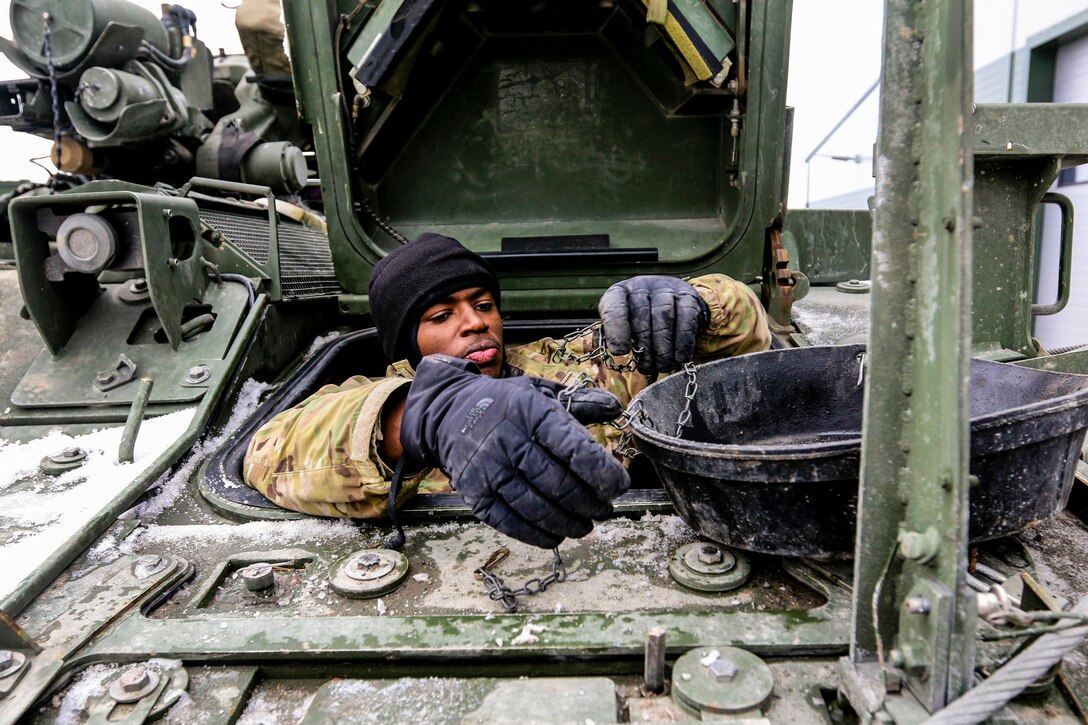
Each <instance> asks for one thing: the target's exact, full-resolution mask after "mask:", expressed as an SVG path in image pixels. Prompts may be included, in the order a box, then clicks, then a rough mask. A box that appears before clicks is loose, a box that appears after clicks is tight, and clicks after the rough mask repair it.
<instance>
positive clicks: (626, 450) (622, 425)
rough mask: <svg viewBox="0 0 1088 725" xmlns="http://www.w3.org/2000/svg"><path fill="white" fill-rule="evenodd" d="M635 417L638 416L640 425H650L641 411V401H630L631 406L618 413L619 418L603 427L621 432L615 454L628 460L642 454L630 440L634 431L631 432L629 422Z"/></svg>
mask: <svg viewBox="0 0 1088 725" xmlns="http://www.w3.org/2000/svg"><path fill="white" fill-rule="evenodd" d="M636 415H637V416H638V420H639V422H640V423H643V424H646V425H649V424H650V423H649V419H648V418H647V417H646V413H645V411H643V409H642V401H641V400H632V401H631V405H629V406H627V409H626V410H624V411H623V412H622V413H620V417H619V418H617V419H616V420H610V421H608V422H607V423H605V425H607V426H609V427H610V428H615V429H616V430H618V431H622V433H623V435H621V436H620V439H619V441H618V442H617V443H616V450H615V452H616V453H618V454H619V455H621V456H623V457H624V458H628V459H631V458H634V457H635V456H639V455H641V454H642V452H641V451H640V450H639V449H637V448H635V447H634V446H633V445H631V439H632V438H634V431H632V430H631V421H632V420H634V418H635V416H636Z"/></svg>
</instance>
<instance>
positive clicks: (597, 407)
mask: <svg viewBox="0 0 1088 725" xmlns="http://www.w3.org/2000/svg"><path fill="white" fill-rule="evenodd" d="M526 377H527V378H528V380H529V383H530V384H531V385H532V386H533V387H534V388H536V390H538V391H539V392H540V393H542V394H543V395H546V396H547V397H549V398H553V399H555V400H557V401H558V402H559V404H560V405H562V406H563V408H564V409H566V411H567V412H568V413H570V414H571V415H573V416H574V417H575V419H576V420H577V421H578V422H579V423H581V424H582V425H591V424H593V423H607V422H608V421H610V420H615V419H616V418H619V417H620V414H621V413H623V403H621V402H620V399H619V398H617V397H616V396H615V395H613V394H612V393H610V392H608V391H607V390H601V389H600V388H571V389H568V388H567V386H565V385H561V384H559V383H556V382H553V381H551V380H545V379H543V378H534V377H529V376H526Z"/></svg>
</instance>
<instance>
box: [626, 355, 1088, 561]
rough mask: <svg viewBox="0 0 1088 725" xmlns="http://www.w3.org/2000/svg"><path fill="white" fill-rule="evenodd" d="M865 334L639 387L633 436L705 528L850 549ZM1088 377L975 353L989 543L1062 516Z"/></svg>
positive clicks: (979, 532)
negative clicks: (860, 340) (691, 389)
mask: <svg viewBox="0 0 1088 725" xmlns="http://www.w3.org/2000/svg"><path fill="white" fill-rule="evenodd" d="M864 353H865V346H864V345H849V346H839V347H808V348H795V349H788V350H770V351H767V352H762V353H756V354H753V355H744V356H741V357H736V358H730V359H727V360H720V361H717V362H713V363H709V364H707V365H702V366H700V367H698V368H697V369H696V382H697V383H698V392H697V393H696V395H695V397H694V399H693V401H692V404H691V426H690V427H688V428H685V429H684V431H683V434H682V435H681V436H680V437H677V436H676V435H675V433H676V428H677V421H678V420H679V418H680V415H681V413H682V412H683V410H684V408H685V403H686V399H685V396H684V392H685V389H686V388H687V385H688V382H689V380H688V375H687V374H686V373H683V372H680V373H676V374H674V375H671V376H669V377H668V378H665V379H664V380H661V381H659V382H657V383H655V384H653V385H651V386H649V387H648V388H646V389H645V390H643V391H642V392H641V393H639V395H638V396H636V398H635V402H634V403H633V404H632V405H633V408H634V410H636V411H639V412H638V413H637V414H636V415H635V417H634V419H633V420H632V430H633V433H634V437H635V440H636V444H637V446H638V448H639V450H640V451H642V453H644V454H645V455H646V456H647V457H648V458H649V459H650V460H651V462H652V463H653V465H654V467H655V469H656V470H657V474H658V476H659V477H660V479H661V481H662V483H663V485H664V486H665V489H666V490H667V491H668V493H669V496H670V498H671V499H672V501H673V504H674V506H675V507H676V510H677V512H678V513H679V514H680V515H681V516H682V517H683V518H684V520H685V521H687V523H688V524H689V525H690V526H692V527H693V528H694V529H695V530H696V531H698V532H699V533H700V534H701V535H703V536H705V537H707V538H710V539H713V540H715V541H719V542H721V543H723V544H727V545H729V546H735V547H737V548H740V549H746V550H749V551H757V552H762V553H768V554H780V555H787V556H843V555H849V554H850V553H852V552H853V549H854V532H855V527H856V524H857V491H858V467H859V461H860V455H861V417H862V401H863V391H864V386H863V385H862V377H861V368H862V365H863V364H864ZM1085 403H1088V376H1083V375H1068V374H1059V373H1048V372H1043V371H1039V370H1032V369H1028V368H1022V367H1017V366H1014V365H1006V364H1001V363H993V362H987V361H984V360H974V361H972V363H971V402H970V406H971V465H970V468H971V473H972V475H974V476H977V477H978V479H979V483H978V485H977V486H974V487H972V489H971V511H970V533H971V538H972V540H975V541H981V540H986V539H992V538H996V537H1000V536H1005V535H1008V534H1011V533H1014V532H1016V531H1019V530H1021V529H1022V528H1024V527H1025V526H1027V525H1028V524H1030V523H1032V522H1034V521H1037V520H1041V519H1044V518H1047V517H1049V516H1053V515H1054V514H1055V513H1057V512H1058V511H1060V510H1061V509H1062V508H1063V507H1064V506H1065V502H1066V500H1067V499H1068V497H1069V491H1070V488H1071V486H1072V482H1073V474H1074V471H1075V468H1076V462H1077V457H1078V456H1079V454H1080V449H1081V445H1082V443H1083V441H1084V435H1085V429H1086V427H1088V407H1086V405H1085Z"/></svg>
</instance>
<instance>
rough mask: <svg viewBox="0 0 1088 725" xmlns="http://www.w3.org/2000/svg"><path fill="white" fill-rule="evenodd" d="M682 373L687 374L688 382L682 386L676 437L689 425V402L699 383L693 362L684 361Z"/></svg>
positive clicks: (681, 434) (693, 398)
mask: <svg viewBox="0 0 1088 725" xmlns="http://www.w3.org/2000/svg"><path fill="white" fill-rule="evenodd" d="M684 373H686V374H687V376H688V384H687V386H686V387H685V388H684V409H683V410H681V411H680V417H679V418H678V419H677V420H676V437H677V438H680V437H682V436H683V434H684V429H685V428H690V427H691V402H692V401H693V400H695V394H696V393H697V392H699V383H698V382H696V380H695V364H694V363H690V362H686V363H684Z"/></svg>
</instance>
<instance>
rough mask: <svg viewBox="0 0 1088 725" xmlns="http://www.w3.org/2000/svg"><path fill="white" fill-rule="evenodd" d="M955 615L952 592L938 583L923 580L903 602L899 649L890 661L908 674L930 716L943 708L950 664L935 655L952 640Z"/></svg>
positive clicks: (898, 640) (923, 578) (926, 579)
mask: <svg viewBox="0 0 1088 725" xmlns="http://www.w3.org/2000/svg"><path fill="white" fill-rule="evenodd" d="M954 612H955V597H954V596H953V594H952V591H951V590H950V589H949V588H948V587H946V586H945V585H944V584H942V583H941V582H940V581H938V580H937V579H934V578H932V577H929V576H919V577H918V578H917V579H916V580H915V582H914V586H912V587H911V589H910V592H909V593H908V594H907V596H906V597H904V599H903V604H902V608H901V610H900V613H899V635H898V637H897V638H896V642H897V644H898V646H897V647H896V649H895V650H893V651H892V652H891V653H889V657H888V659H889V661H891V663H892V664H893V665H895V666H897V667H899V668H901V669H902V670H903V672H904V673H905V674H906V684H907V687H909V688H910V691H911V692H912V693H914V695H915V697H917V698H918V699H919V700H920V701H921V702H922V704H923V705H924V706H925V707H926V709H927V710H929V711H930V712H934V711H935V710H937V709H938V708H940V707H943V706H944V704H945V702H944V698H945V695H946V689H947V686H948V668H949V662H948V661H947V660H944V659H942V658H941V657H935V656H934V655H935V654H936V653H938V652H940V647H941V642H946V641H948V638H949V637H950V636H951V628H952V620H953V616H954Z"/></svg>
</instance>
